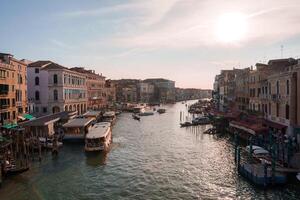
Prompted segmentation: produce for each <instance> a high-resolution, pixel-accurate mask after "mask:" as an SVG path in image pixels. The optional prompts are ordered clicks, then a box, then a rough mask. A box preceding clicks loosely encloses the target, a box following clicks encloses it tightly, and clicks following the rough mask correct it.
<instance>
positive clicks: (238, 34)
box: [215, 13, 247, 43]
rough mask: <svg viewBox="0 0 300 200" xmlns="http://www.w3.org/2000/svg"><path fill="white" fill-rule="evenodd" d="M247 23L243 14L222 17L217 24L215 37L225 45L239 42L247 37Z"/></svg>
mask: <svg viewBox="0 0 300 200" xmlns="http://www.w3.org/2000/svg"><path fill="white" fill-rule="evenodd" d="M246 31H247V21H246V17H245V15H243V14H242V13H227V14H224V15H221V16H220V17H219V19H218V21H217V23H216V27H215V35H216V37H217V39H218V40H219V41H221V42H223V43H230V42H237V41H240V40H242V39H243V38H244V37H245V34H246Z"/></svg>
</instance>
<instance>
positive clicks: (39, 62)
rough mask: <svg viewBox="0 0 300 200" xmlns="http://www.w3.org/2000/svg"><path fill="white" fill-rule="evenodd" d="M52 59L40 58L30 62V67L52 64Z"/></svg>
mask: <svg viewBox="0 0 300 200" xmlns="http://www.w3.org/2000/svg"><path fill="white" fill-rule="evenodd" d="M50 63H51V61H50V60H39V61H36V62H33V63H30V64H29V65H28V67H43V66H44V65H47V64H50Z"/></svg>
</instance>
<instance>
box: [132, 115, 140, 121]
mask: <svg viewBox="0 0 300 200" xmlns="http://www.w3.org/2000/svg"><path fill="white" fill-rule="evenodd" d="M132 118H133V119H135V120H138V121H140V119H141V117H140V116H138V115H136V114H132Z"/></svg>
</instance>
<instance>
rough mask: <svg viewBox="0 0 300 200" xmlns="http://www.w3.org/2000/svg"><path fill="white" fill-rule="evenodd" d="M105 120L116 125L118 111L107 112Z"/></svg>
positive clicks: (103, 118)
mask: <svg viewBox="0 0 300 200" xmlns="http://www.w3.org/2000/svg"><path fill="white" fill-rule="evenodd" d="M102 121H103V122H110V123H111V125H114V124H115V122H116V113H115V112H114V111H108V112H105V113H104V114H103V116H102Z"/></svg>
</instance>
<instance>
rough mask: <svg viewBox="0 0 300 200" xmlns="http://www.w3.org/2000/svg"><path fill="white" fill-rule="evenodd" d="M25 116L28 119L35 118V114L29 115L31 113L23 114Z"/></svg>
mask: <svg viewBox="0 0 300 200" xmlns="http://www.w3.org/2000/svg"><path fill="white" fill-rule="evenodd" d="M23 117H24V118H25V119H28V120H32V119H35V117H34V116H32V115H29V114H24V115H23Z"/></svg>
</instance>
